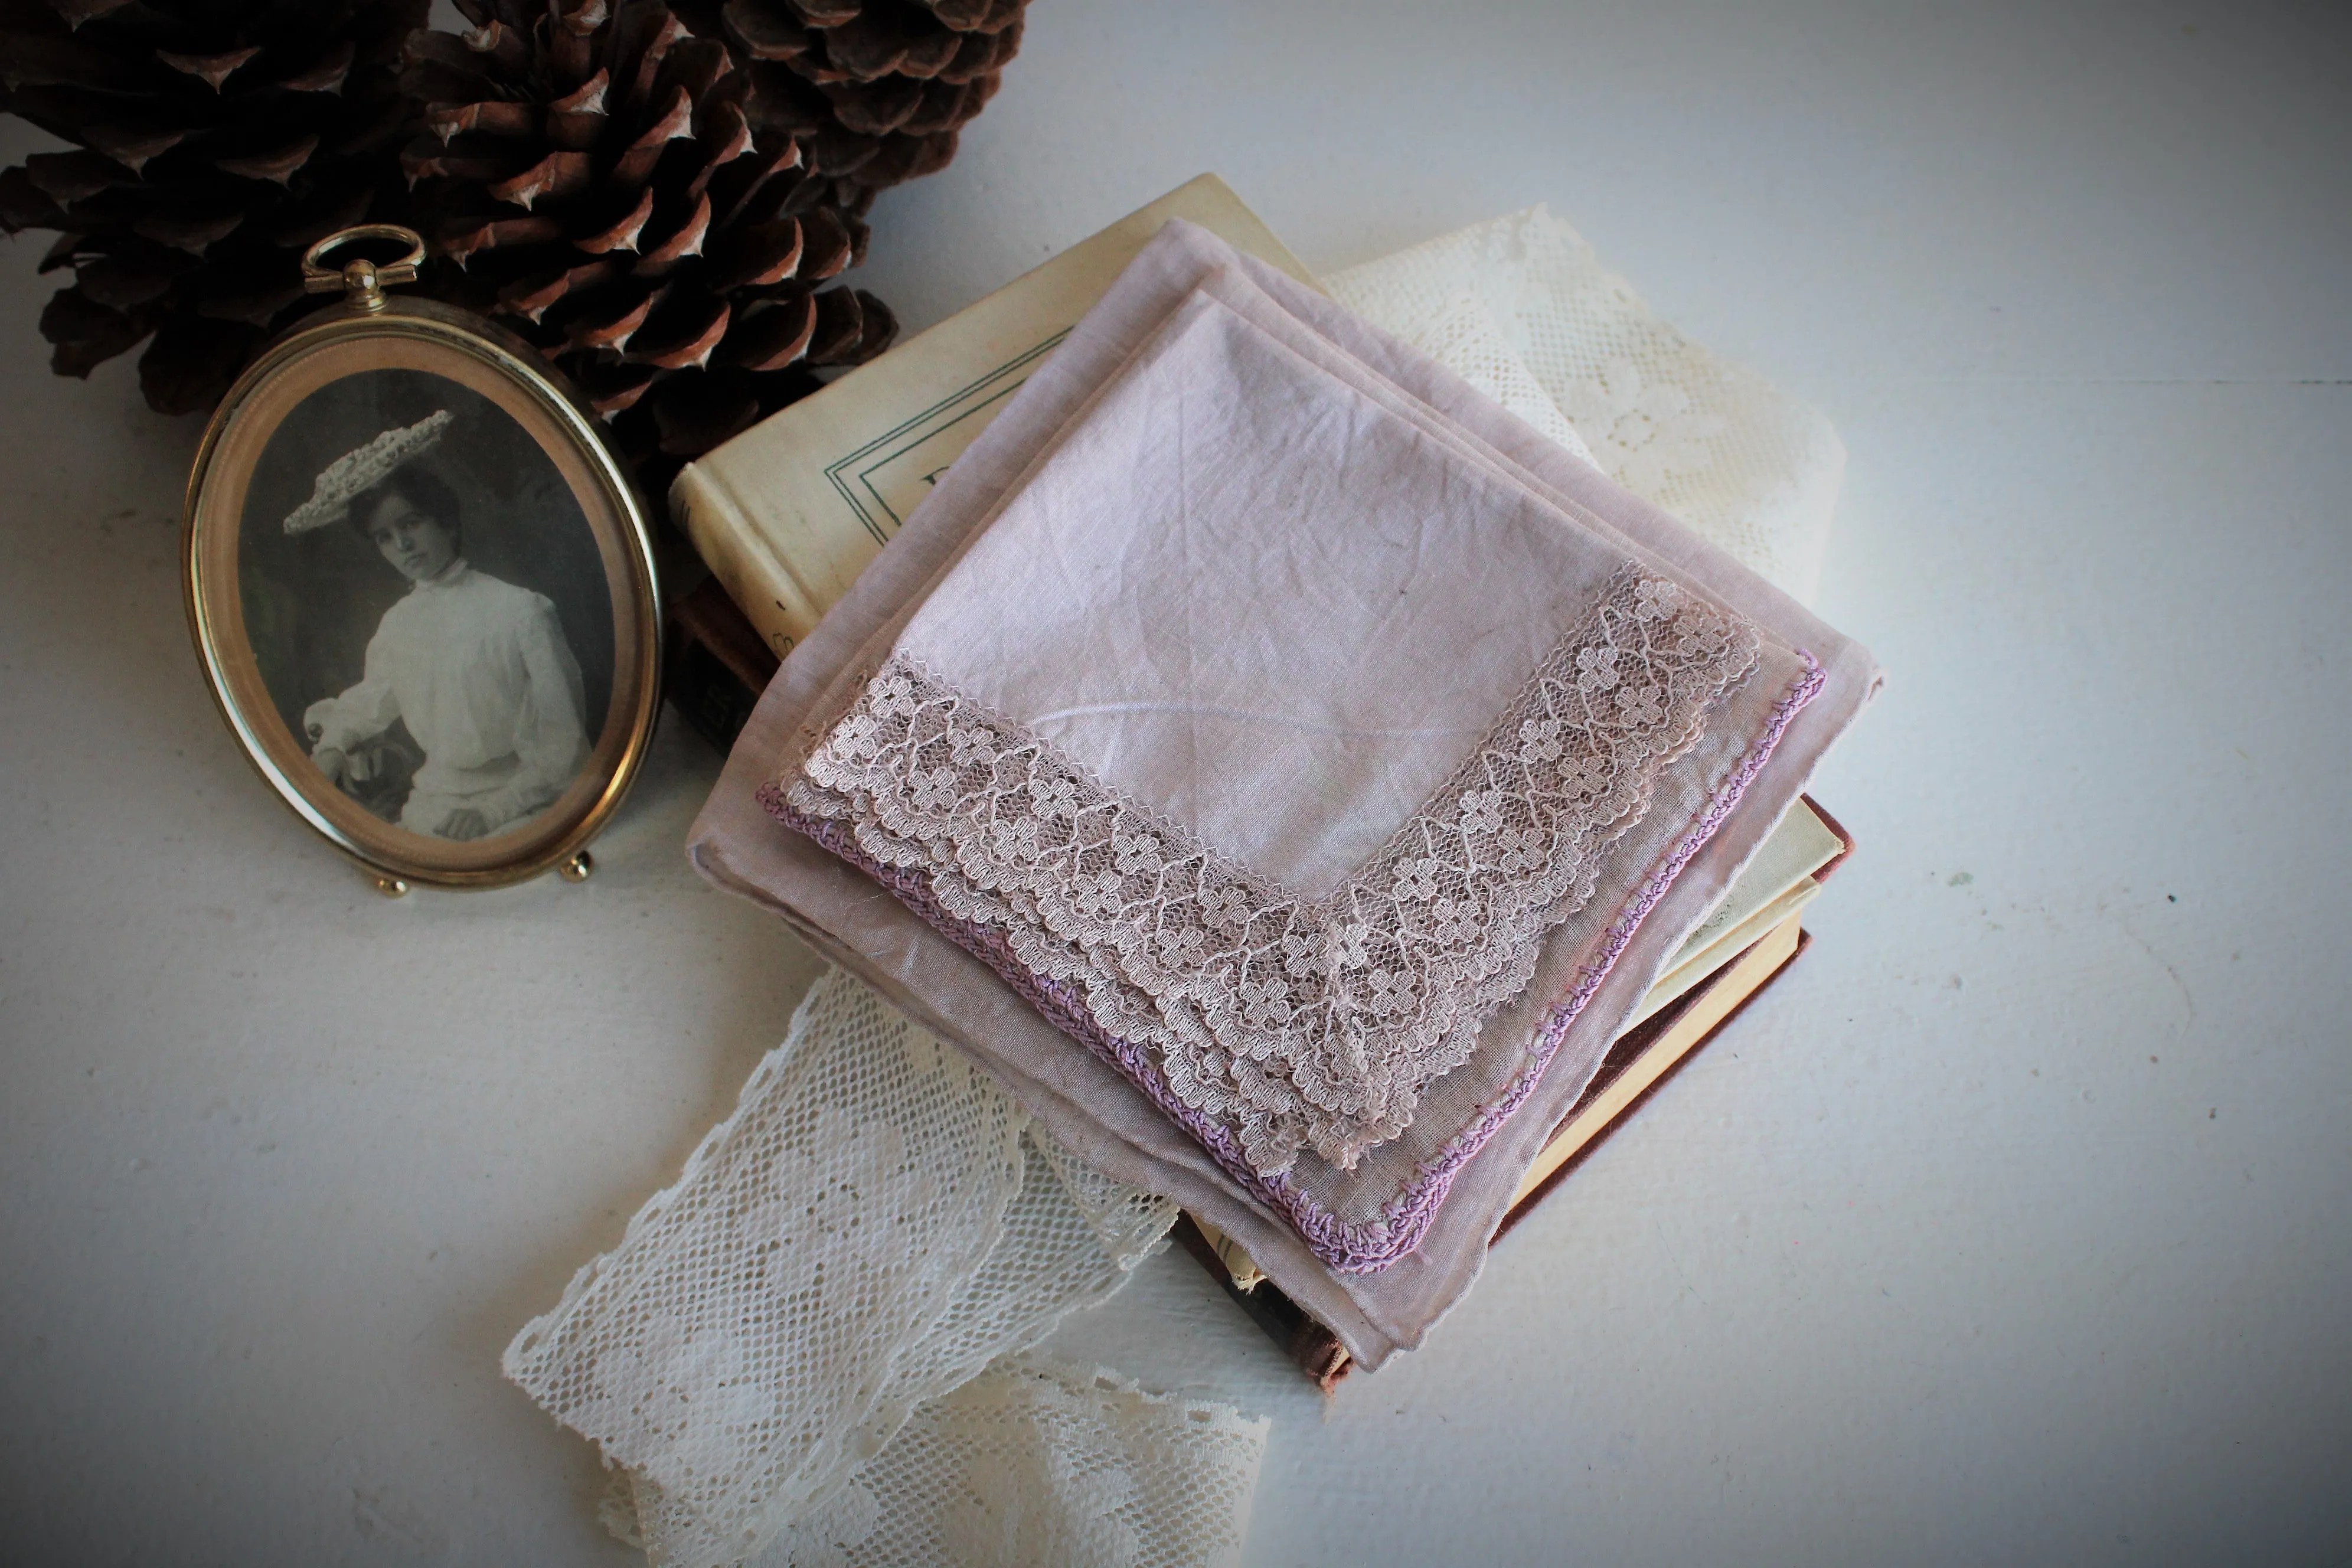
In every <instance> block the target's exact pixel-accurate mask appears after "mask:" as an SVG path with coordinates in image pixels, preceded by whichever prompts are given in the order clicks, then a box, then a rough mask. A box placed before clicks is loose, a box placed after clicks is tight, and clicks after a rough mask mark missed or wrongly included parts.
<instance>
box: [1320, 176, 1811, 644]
mask: <svg viewBox="0 0 2352 1568" xmlns="http://www.w3.org/2000/svg"><path fill="white" fill-rule="evenodd" d="M1324 283H1325V287H1326V288H1327V289H1329V291H1330V294H1331V297H1332V298H1333V299H1335V300H1339V302H1340V303H1341V304H1343V305H1345V306H1347V307H1348V308H1349V310H1354V311H1356V312H1358V313H1359V314H1360V315H1362V316H1363V317H1365V318H1366V319H1367V320H1369V321H1372V322H1374V323H1375V324H1377V325H1379V326H1381V327H1385V328H1386V329H1388V330H1389V331H1392V332H1394V333H1396V334H1397V335H1398V336H1399V337H1402V338H1403V339H1404V340H1405V341H1406V342H1410V343H1412V344H1413V346H1415V347H1416V348H1419V349H1422V350H1423V351H1424V352H1426V353H1431V354H1433V355H1435V356H1436V357H1437V358H1438V359H1440V360H1442V361H1444V363H1446V364H1447V365H1448V366H1450V367H1451V368H1453V369H1454V371H1456V372H1457V373H1459V374H1461V375H1463V376H1464V377H1465V379H1467V380H1468V381H1469V382H1470V383H1471V384H1474V385H1475V386H1477V387H1478V388H1479V389H1480V390H1481V391H1483V392H1486V394H1487V395H1490V396H1492V397H1494V398H1495V400H1496V402H1498V403H1500V404H1502V405H1504V406H1505V407H1506V408H1508V409H1509V410H1510V411H1511V412H1512V413H1514V414H1517V415H1518V416H1520V417H1521V418H1524V419H1526V420H1528V423H1529V424H1531V425H1534V426H1536V428H1537V429H1538V430H1540V431H1542V432H1543V433H1544V434H1546V435H1548V436H1551V437H1553V438H1554V439H1559V432H1558V430H1557V428H1555V426H1554V425H1553V424H1552V423H1550V422H1548V421H1547V418H1546V416H1545V410H1544V408H1542V407H1533V405H1532V403H1531V400H1530V399H1529V398H1528V391H1527V389H1528V385H1529V384H1532V385H1533V386H1534V387H1536V388H1538V389H1540V393H1541V395H1542V402H1543V403H1544V404H1545V405H1549V409H1550V411H1551V413H1550V418H1551V420H1553V421H1558V420H1559V419H1560V417H1561V416H1565V423H1566V424H1567V426H1569V427H1570V429H1571V430H1572V432H1573V437H1572V438H1571V440H1570V443H1569V445H1570V448H1571V449H1572V450H1575V451H1577V452H1578V453H1579V455H1580V456H1589V457H1590V458H1591V459H1592V460H1593V461H1595V462H1597V463H1598V464H1599V465H1600V467H1601V469H1602V471H1603V472H1605V473H1607V474H1608V475H1609V477H1610V478H1612V479H1615V480H1616V481H1617V482H1618V483H1620V484H1622V485H1623V486H1624V487H1625V488H1626V489H1630V490H1632V491H1633V492H1634V493H1635V494H1636V495H1640V496H1643V497H1644V498H1646V499H1648V500H1653V501H1655V502H1656V503H1657V504H1658V505H1660V506H1662V507H1664V509H1665V510H1668V511H1670V512H1672V513H1674V514H1675V516H1676V517H1678V518H1680V519H1682V520H1683V521H1685V522H1687V523H1689V524H1690V525H1691V526H1692V527H1693V528H1695V529H1696V530H1697V531H1699V532H1700V533H1702V534H1704V535H1706V537H1707V538H1708V539H1709V540H1712V541H1713V542H1715V543H1717V544H1718V545H1720V546H1722V547H1723V548H1724V549H1725V550H1726V551H1727V552H1730V554H1731V555H1732V556H1733V557H1734V558H1735V559H1737V560H1738V561H1739V562H1740V563H1742V564H1744V565H1747V566H1748V567H1751V568H1753V569H1754V570H1755V571H1756V572H1757V573H1758V574H1760V575H1761V576H1763V577H1764V578H1765V579H1766V580H1767V581H1769V582H1770V583H1771V584H1774V585H1775V586H1777V587H1779V588H1781V589H1783V590H1784V591H1786V592H1787V593H1789V594H1790V595H1794V596H1795V597H1796V598H1798V599H1800V600H1805V599H1810V598H1811V595H1812V592H1813V588H1814V585H1815V584H1816V583H1817V582H1818V581H1819V578H1820V574H1821V566H1822V552H1823V549H1824V547H1825V544H1826V542H1827V540H1828V537H1829V527H1830V517H1831V513H1832V510H1834V508H1835V507H1836V505H1837V494H1838V487H1839V484H1840V482H1841V480H1842V479H1843V477H1844V473H1845V447H1844V445H1843V443H1842V442H1840V441H1839V439H1838V437H1837V431H1836V429H1835V428H1834V427H1832V426H1831V424H1830V422H1829V421H1828V419H1826V418H1824V417H1823V416H1822V415H1821V413H1820V412H1819V411H1817V410H1815V409H1813V408H1811V406H1809V405H1805V404H1803V403H1801V402H1800V401H1798V400H1797V399H1795V398H1793V397H1790V396H1789V395H1787V394H1786V393H1783V392H1780V391H1779V390H1778V389H1777V388H1775V387H1773V386H1772V385H1771V384H1769V383H1768V382H1767V381H1765V380H1764V379H1763V378H1762V377H1761V376H1759V375H1757V374H1755V373H1754V372H1752V371H1749V370H1746V369H1743V368H1742V367H1740V366H1738V365H1736V364H1732V363H1727V361H1724V360H1722V359H1720V358H1718V357H1717V356H1716V355H1715V354H1713V353H1709V352H1707V351H1706V349H1704V348H1701V347H1700V346H1699V345H1698V344H1696V343H1694V342H1691V341H1690V340H1689V339H1687V338H1685V337H1684V336H1683V335H1682V334H1681V333H1680V332H1678V331H1675V329H1674V328H1673V327H1672V326H1670V325H1668V324H1667V323H1666V322H1664V321H1661V320H1659V319H1658V317H1657V315H1656V314H1655V313H1654V311H1652V310H1651V309H1650V308H1649V306H1647V305H1646V304H1644V303H1643V301H1642V299H1641V297H1640V296H1639V295H1637V294H1636V293H1634V292H1633V287H1632V286H1631V285H1630V284H1628V283H1627V282H1626V281H1625V280H1624V279H1622V278H1620V277H1618V276H1616V275H1615V274H1614V273H1612V272H1609V271H1607V270H1605V269H1603V268H1602V267H1601V264H1600V262H1599V261H1598V260H1597V259H1596V258H1594V256H1593V254H1592V247H1591V246H1589V245H1587V244H1586V243H1585V242H1584V240H1583V239H1582V238H1581V237H1579V236H1578V234H1577V233H1576V231H1575V230H1574V229H1572V228H1570V226H1568V225H1566V224H1564V223H1562V222H1560V221H1559V219H1558V218H1556V217H1553V216H1551V215H1550V214H1549V212H1547V211H1546V210H1545V209H1544V208H1542V207H1539V206H1538V207H1535V208H1532V209H1530V210H1529V211H1527V212H1522V213H1514V214H1512V215H1510V216H1507V217H1498V218H1494V219H1491V220H1489V221H1488V222H1486V223H1482V224H1477V225H1475V226H1472V227H1469V228H1465V229H1462V230H1460V231H1458V232H1456V233H1454V234H1449V235H1444V236H1442V237H1439V238H1436V239H1432V240H1428V241H1426V242H1424V243H1423V244H1420V245H1416V246H1413V247H1411V248H1409V249H1405V250H1401V251H1398V252H1396V253H1395V254H1393V255H1391V256H1384V257H1382V258H1380V259H1379V260H1377V261H1368V262H1366V263H1364V264H1363V265H1362V266H1360V267H1352V268H1348V269H1347V270H1346V271H1344V272H1338V273H1334V274H1332V275H1331V276H1330V277H1328V278H1327V279H1325V280H1324ZM1531 407H1533V411H1532V412H1530V408H1531Z"/></svg>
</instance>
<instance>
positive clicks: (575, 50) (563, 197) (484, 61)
mask: <svg viewBox="0 0 2352 1568" xmlns="http://www.w3.org/2000/svg"><path fill="white" fill-rule="evenodd" d="M458 5H459V8H460V9H461V10H463V11H464V12H465V13H466V15H467V19H468V20H470V21H472V22H473V23H474V24H475V30H474V31H473V32H471V33H468V34H466V35H463V36H460V35H457V34H451V33H439V32H419V33H417V34H415V35H414V36H413V37H411V38H410V40H409V44H408V58H409V67H408V69H407V70H406V71H405V72H404V76H403V81H404V84H405V85H406V87H407V89H408V90H409V91H410V92H411V93H412V94H413V95H414V96H415V97H416V98H417V99H419V100H422V101H423V102H424V103H425V119H424V122H425V134H424V135H422V136H420V137H418V138H417V139H416V140H415V141H413V142H410V144H409V146H408V149H407V151H406V152H405V153H403V154H402V162H403V163H404V166H405V168H406V170H407V173H408V176H409V178H410V179H411V181H412V182H415V185H416V191H417V196H418V199H419V202H420V204H421V205H423V207H424V208H425V211H426V212H427V213H428V215H429V218H430V226H429V228H428V238H429V239H430V241H431V244H432V247H433V248H434V250H435V252H436V256H437V257H438V258H440V259H439V260H438V261H436V264H435V267H434V270H433V273H432V276H431V278H430V279H428V286H429V287H431V288H432V289H434V290H435V291H436V292H437V293H439V294H440V295H441V296H442V297H444V298H446V299H450V300H455V301H457V302H458V303H462V304H465V305H467V306H468V307H470V308H472V309H475V310H481V311H483V312H485V313H487V314H492V315H495V316H498V317H499V318H500V319H502V320H504V321H506V322H507V324H509V326H510V327H512V328H513V329H514V330H515V331H518V332H520V333H521V334H522V335H523V336H524V337H526V338H528V339H530V341H531V342H534V343H536V344H538V345H539V346H540V347H541V350H542V351H543V352H545V353H549V354H550V355H551V357H553V358H554V359H555V360H556V361H557V362H558V363H561V364H562V366H563V368H564V369H565V370H566V371H567V372H569V373H570V374H571V375H572V378H573V380H575V381H576V382H577V383H578V384H580V385H581V387H582V389H583V392H584V393H585V394H586V395H587V396H588V398H589V400H590V402H591V403H592V404H593V405H594V406H595V408H596V409H597V411H598V412H599V413H600V414H602V415H604V416H605V417H606V419H607V420H608V422H609V424H610V426H611V430H612V435H613V438H614V445H615V446H617V447H619V448H620V450H621V452H622V453H623V455H624V456H625V457H626V458H629V459H630V460H631V462H633V463H634V464H635V466H636V468H637V471H638V478H639V479H640V481H641V482H642V483H643V484H644V485H645V488H646V489H647V490H648V491H649V492H651V493H654V494H659V493H660V491H661V489H663V488H664V487H665V486H666V485H667V481H668V479H669V477H670V476H671V475H672V474H673V473H675V471H676V469H677V466H678V465H679V464H680V463H681V462H683V461H685V460H687V459H689V458H696V457H699V456H700V455H701V454H702V453H704V452H706V451H709V449H710V448H711V447H714V446H717V445H718V444H719V442H721V441H723V440H725V439H726V438H727V437H730V436H732V435H734V434H735V433H736V432H737V431H739V430H741V429H743V428H745V427H746V426H750V425H751V424H752V423H753V422H754V421H756V420H757V419H759V418H761V416H764V415H766V414H769V413H771V412H772V411H773V410H775V409H776V408H779V407H781V406H782V405H784V404H786V403H789V402H791V401H793V399H794V398H796V397H799V396H801V395H803V394H804V393H806V392H808V391H810V390H812V389H813V388H814V387H815V386H816V385H817V384H818V382H817V380H816V378H815V376H814V374H812V372H811V369H810V367H811V366H814V365H825V364H850V363H856V362H858V361H860V360H863V359H865V358H867V357H869V356H871V355H873V354H876V353H880V352H881V351H882V350H883V349H884V348H885V347H887V346H888V344H889V342H890V339H891V338H892V337H893V336H894V335H895V334H896V332H897V331H898V323H897V321H896V320H895V319H894V318H893V317H892V316H891V314H890V311H889V310H888V309H887V307H886V306H884V305H883V303H882V302H881V301H880V300H877V299H876V298H874V296H873V295H871V294H867V293H864V292H861V291H857V290H854V289H848V288H845V287H841V286H835V287H834V288H831V289H823V290H819V289H817V288H816V287H815V285H817V284H818V283H820V282H823V281H824V279H830V278H832V277H833V276H835V274H836V273H838V272H840V271H841V270H842V269H843V268H846V267H849V266H851V265H853V264H854V263H855V262H856V260H857V259H858V258H861V257H862V256H863V254H864V252H865V248H866V225H865V224H864V223H863V222H862V221H860V220H858V219H856V218H855V217H852V216H848V215H846V214H845V213H843V212H842V211H841V210H840V209H839V207H838V205H836V204H835V201H834V199H833V198H834V188H833V184H832V182H830V181H829V180H824V179H822V178H817V177H814V176H812V175H811V174H810V173H809V171H808V169H807V167H806V163H807V160H806V158H805V156H804V155H803V149H802V146H801V144H800V142H798V141H797V140H796V139H795V138H794V137H793V136H792V135H791V134H789V133H787V132H779V131H777V130H775V129H773V128H772V127H763V126H760V125H755V124H754V123H753V122H752V121H751V118H750V116H749V115H748V114H747V113H746V112H745V100H746V99H747V98H748V96H749V95H750V92H751V79H750V77H749V76H748V74H747V73H746V72H745V71H744V70H743V69H742V68H741V67H740V65H739V63H738V61H737V59H736V58H735V56H734V54H733V52H732V51H731V50H730V48H729V47H728V46H727V44H726V43H725V42H724V41H723V40H721V39H719V38H718V37H697V36H696V35H695V34H694V33H693V32H692V31H691V30H690V29H689V28H688V26H686V24H685V23H684V22H683V21H682V20H680V18H679V17H678V16H677V15H675V14H674V13H673V11H672V10H671V8H670V7H669V6H668V5H665V4H664V3H663V0H618V4H617V5H611V6H610V7H609V8H608V5H607V0H458Z"/></svg>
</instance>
